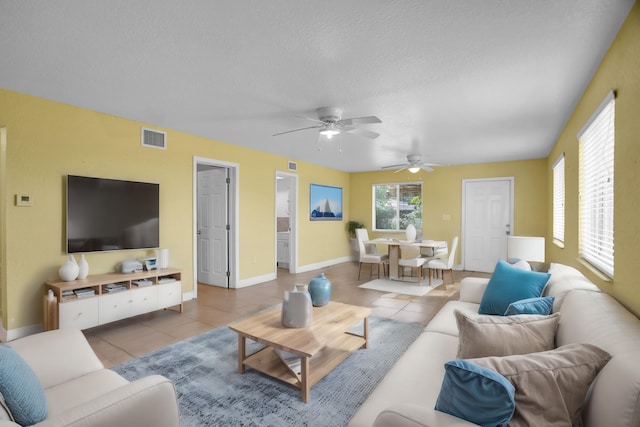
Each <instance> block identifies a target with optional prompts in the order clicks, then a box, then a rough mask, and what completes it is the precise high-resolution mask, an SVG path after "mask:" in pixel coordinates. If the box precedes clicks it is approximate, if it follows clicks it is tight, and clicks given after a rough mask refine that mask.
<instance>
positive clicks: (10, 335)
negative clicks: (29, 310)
mask: <svg viewBox="0 0 640 427" xmlns="http://www.w3.org/2000/svg"><path fill="white" fill-rule="evenodd" d="M42 331H44V327H43V326H42V325H30V326H23V327H22V328H16V329H9V330H6V329H4V327H2V328H1V329H0V339H1V340H2V342H8V341H13V340H17V339H18V338H23V337H26V336H28V335H33V334H37V333H39V332H42Z"/></svg>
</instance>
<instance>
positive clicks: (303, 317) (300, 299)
mask: <svg viewBox="0 0 640 427" xmlns="http://www.w3.org/2000/svg"><path fill="white" fill-rule="evenodd" d="M312 310H313V307H312V305H311V295H309V292H307V291H306V290H305V289H304V285H296V287H295V290H293V291H284V301H282V319H281V321H282V325H283V326H286V327H287V328H304V327H307V326H309V325H310V324H311V320H312V316H313V311H312Z"/></svg>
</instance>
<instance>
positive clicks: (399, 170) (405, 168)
mask: <svg viewBox="0 0 640 427" xmlns="http://www.w3.org/2000/svg"><path fill="white" fill-rule="evenodd" d="M407 169H409V166H405V167H403V168H402V169H398V170H397V171H395V172H394V173H398V172H402V171H403V170H407Z"/></svg>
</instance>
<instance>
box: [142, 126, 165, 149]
mask: <svg viewBox="0 0 640 427" xmlns="http://www.w3.org/2000/svg"><path fill="white" fill-rule="evenodd" d="M142 146H143V147H151V148H161V149H163V150H166V149H167V134H166V133H165V132H162V131H159V130H153V129H147V128H142Z"/></svg>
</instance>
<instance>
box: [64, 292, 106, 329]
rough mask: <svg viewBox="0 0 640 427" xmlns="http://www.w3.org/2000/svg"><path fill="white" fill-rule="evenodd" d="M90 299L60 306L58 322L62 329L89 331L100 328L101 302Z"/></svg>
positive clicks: (66, 302)
mask: <svg viewBox="0 0 640 427" xmlns="http://www.w3.org/2000/svg"><path fill="white" fill-rule="evenodd" d="M101 299H102V298H98V297H90V298H86V299H79V300H73V301H65V302H61V303H59V304H58V316H59V317H58V322H59V327H60V329H63V328H71V329H87V328H93V327H94V326H98V312H99V304H98V302H99V300H101Z"/></svg>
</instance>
